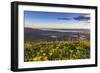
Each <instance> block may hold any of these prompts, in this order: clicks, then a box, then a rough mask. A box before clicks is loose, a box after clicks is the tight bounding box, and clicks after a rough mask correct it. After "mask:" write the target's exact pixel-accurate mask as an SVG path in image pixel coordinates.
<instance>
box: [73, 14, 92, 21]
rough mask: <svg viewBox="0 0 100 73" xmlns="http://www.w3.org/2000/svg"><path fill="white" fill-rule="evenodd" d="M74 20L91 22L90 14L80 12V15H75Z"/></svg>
mask: <svg viewBox="0 0 100 73" xmlns="http://www.w3.org/2000/svg"><path fill="white" fill-rule="evenodd" d="M74 20H77V21H86V22H90V14H80V15H79V16H77V17H74Z"/></svg>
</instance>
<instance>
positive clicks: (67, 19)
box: [57, 17, 71, 20]
mask: <svg viewBox="0 0 100 73" xmlns="http://www.w3.org/2000/svg"><path fill="white" fill-rule="evenodd" d="M57 19H58V20H71V18H64V17H63V18H57Z"/></svg>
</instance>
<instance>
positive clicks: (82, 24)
mask: <svg viewBox="0 0 100 73" xmlns="http://www.w3.org/2000/svg"><path fill="white" fill-rule="evenodd" d="M24 24H25V27H30V28H58V29H60V28H63V29H90V14H87V13H61V12H36V11H35V12H34V11H24Z"/></svg>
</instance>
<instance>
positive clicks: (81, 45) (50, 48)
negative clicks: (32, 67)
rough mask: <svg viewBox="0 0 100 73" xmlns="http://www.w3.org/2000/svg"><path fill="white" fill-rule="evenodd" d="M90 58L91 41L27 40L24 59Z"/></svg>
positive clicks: (27, 60)
mask: <svg viewBox="0 0 100 73" xmlns="http://www.w3.org/2000/svg"><path fill="white" fill-rule="evenodd" d="M88 58H90V41H89V40H86V39H82V38H80V39H78V40H76V41H72V40H66V41H51V42H49V41H25V43H24V61H25V62H30V61H50V60H75V59H88Z"/></svg>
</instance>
